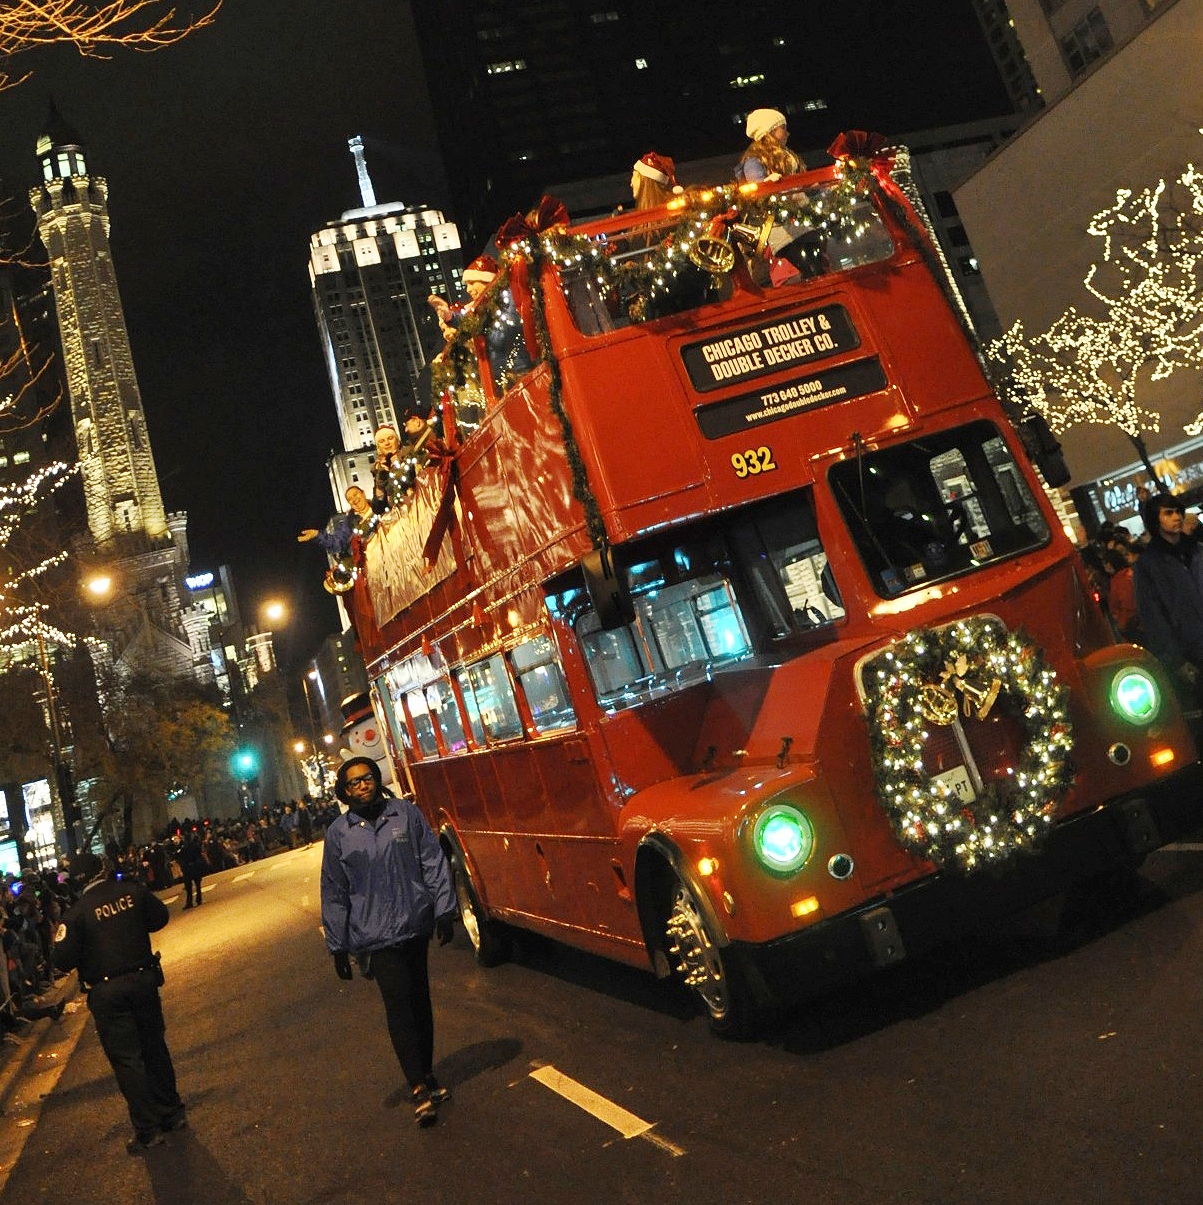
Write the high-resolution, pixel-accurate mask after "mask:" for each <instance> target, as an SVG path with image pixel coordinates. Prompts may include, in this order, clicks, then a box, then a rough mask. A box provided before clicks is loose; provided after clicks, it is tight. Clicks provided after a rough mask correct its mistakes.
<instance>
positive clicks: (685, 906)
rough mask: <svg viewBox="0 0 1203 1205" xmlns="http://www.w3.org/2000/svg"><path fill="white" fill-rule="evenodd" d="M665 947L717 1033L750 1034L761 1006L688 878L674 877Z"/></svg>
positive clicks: (666, 924) (753, 1030)
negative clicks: (713, 929)
mask: <svg viewBox="0 0 1203 1205" xmlns="http://www.w3.org/2000/svg"><path fill="white" fill-rule="evenodd" d="M664 942H665V945H664V949H665V952H666V953H667V955H668V960H669V962H670V963H671V964H672V967H673V969H674V971H675V972H676V974H677V976H678V977H679V978H680V980H681V981H682V982H683V983H684V984H685V986H686V987H687V988H689V989H690V991H692V992H693V994H694V996H695V997H696V998H697V1000H698V1001H699V1002H700V1003H701V1005H702V1008H703V1009H704V1010H705V1012H706V1019H707V1021H708V1022H709V1024H710V1029H711V1031H712V1032H713V1033H716V1034H718V1035H719V1036H720V1037H724V1038H738V1037H749V1036H751V1035H752V1034H753V1033H754V1032H755V1031H756V1029H757V1028H758V1025H759V1022H760V1020H761V1010H760V1008H759V1007H758V1006H757V1004H756V1001H755V999H754V996H753V993H752V991H751V990H750V989H751V985H750V983H749V982H748V979H747V977H746V976H745V974H744V972H743V968H742V967H741V966H740V964H739V962H738V960H737V959H736V957H735V956H734V954H733V952H732V951H730V950H724V949H723V948H722V947H720V946H719V944H718V942H717V941H716V940H715V935H714V933H713V932H712V930H711V926H710V922H709V921H708V920H707V918H706V914H705V912H704V911H703V910H702V908H701V907H700V906H699V904H698V901H697V897H696V896H695V895H694V893H693V891H692V890H691V888H690V887H689V886H688V884H686V883H684V882H683V881H682V880H681V879H679V878H677V877H676V876H674V877H673V881H672V885H671V889H670V895H669V900H668V916H667V918H666V920H665V923H664Z"/></svg>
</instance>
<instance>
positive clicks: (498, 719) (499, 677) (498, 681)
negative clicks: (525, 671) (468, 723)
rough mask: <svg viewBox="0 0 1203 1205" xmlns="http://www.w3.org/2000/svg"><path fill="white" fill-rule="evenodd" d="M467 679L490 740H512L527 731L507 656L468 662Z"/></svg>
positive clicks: (497, 654) (498, 655)
mask: <svg viewBox="0 0 1203 1205" xmlns="http://www.w3.org/2000/svg"><path fill="white" fill-rule="evenodd" d="M468 682H469V684H470V685H471V687H472V693H473V695H475V696H476V706H477V707H478V708H479V710H480V720H481V723H482V724H483V725H484V728H485V731H486V732H487V733H488V735H489V740H490V741H512V740H516V739H517V738H519V737H521V736H523V735H524V733H523V730H522V719H521V717H520V716H519V715H518V704H517V703H516V702H515V701H514V689H513V687H512V686H511V685H510V676H509V674H507V673H506V670H505V658H504V657H502V655H501V654H500V653H496V654H495V655H494V656H492V657H488V658H486V659H485V660H484V661H477V662H474V663H473V664H472V665H469V666H468Z"/></svg>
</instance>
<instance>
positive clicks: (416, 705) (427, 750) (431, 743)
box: [405, 690, 439, 757]
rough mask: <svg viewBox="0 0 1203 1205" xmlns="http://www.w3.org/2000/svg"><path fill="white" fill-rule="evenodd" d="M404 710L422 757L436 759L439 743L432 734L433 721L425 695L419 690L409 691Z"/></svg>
mask: <svg viewBox="0 0 1203 1205" xmlns="http://www.w3.org/2000/svg"><path fill="white" fill-rule="evenodd" d="M405 709H406V711H408V712H409V718H410V721H411V722H412V724H413V726H414V735H415V736H416V737H417V738H418V749H419V751H420V752H421V754H422V756H423V757H438V755H439V741H438V737H436V736H435V734H434V719H433V718H432V717H431V714H430V705H429V704H428V703H427V702H426V694H425V692H424V691H421V690H411V691H409V693H408V694H406V696H405Z"/></svg>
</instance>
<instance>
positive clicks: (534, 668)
mask: <svg viewBox="0 0 1203 1205" xmlns="http://www.w3.org/2000/svg"><path fill="white" fill-rule="evenodd" d="M510 664H511V665H513V667H514V673H515V674H516V675H517V677H518V681H519V683H520V684H521V686H522V693H523V694H524V695H525V696H526V701H527V704H528V705H529V706H530V712H531V718H532V719H533V720H534V722H535V730H536V731H537V732H557V731H560V730H561V729H564V728H574V727H575V726H576V712H575V711H573V709H572V703H571V701H570V700H569V698H568V683H567V682H566V681H565V680H564V671H563V670H562V669H561V668H560V663H559V661H558V659H557V657H556V647H555V645H554V644H552V642H551V640H550V639H549V638H548V637H546V636H537V637H536V638H535V639H534V640H528V641H527V642H526V643H525V644H520V645H518V647H517V648H515V649H514V650H513V651H512V652H511V653H510Z"/></svg>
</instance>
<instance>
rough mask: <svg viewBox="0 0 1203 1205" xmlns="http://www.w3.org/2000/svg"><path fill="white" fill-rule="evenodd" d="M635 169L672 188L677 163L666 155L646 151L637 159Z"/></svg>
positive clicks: (675, 177) (642, 174)
mask: <svg viewBox="0 0 1203 1205" xmlns="http://www.w3.org/2000/svg"><path fill="white" fill-rule="evenodd" d="M635 170H636V171H637V172H638V173H639V174H640V175H641V176H646V177H647V178H648V179H649V180H655V181H656V183H657V184H663V185H664V186H665V187H666V188H672V187H673V186H674V185H675V184H676V182H677V165H676V164H675V163H674V162H673V161H672V160H671V159H670V158H669V157H668V156H667V155H657V154H656V152H655V151H648V153H647V154H646V155H644V156H643V158H642V159H639V160H637V161H636V163H635Z"/></svg>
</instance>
